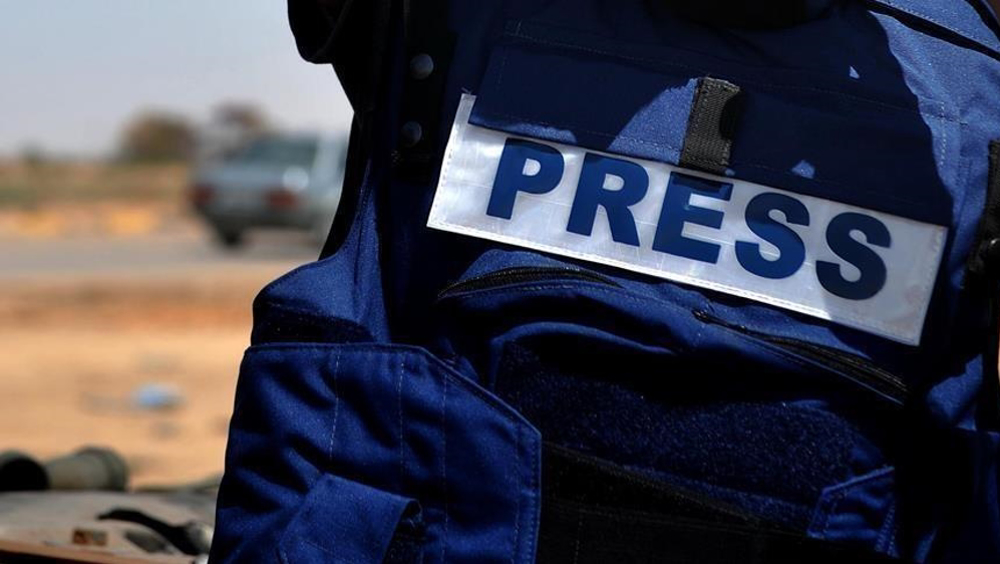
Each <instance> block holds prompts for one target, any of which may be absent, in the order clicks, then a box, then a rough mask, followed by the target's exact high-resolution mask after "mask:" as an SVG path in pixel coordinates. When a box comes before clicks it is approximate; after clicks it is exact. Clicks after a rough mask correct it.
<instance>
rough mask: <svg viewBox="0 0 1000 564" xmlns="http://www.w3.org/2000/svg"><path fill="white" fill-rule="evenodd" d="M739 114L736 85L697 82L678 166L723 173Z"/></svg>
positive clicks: (707, 80) (706, 80)
mask: <svg viewBox="0 0 1000 564" xmlns="http://www.w3.org/2000/svg"><path fill="white" fill-rule="evenodd" d="M742 114H743V97H742V95H741V91H740V87H739V86H736V85H735V84H733V83H731V82H726V81H725V80H720V79H717V78H710V77H704V78H701V79H699V80H698V88H697V91H696V92H695V95H694V101H693V102H692V104H691V115H690V117H688V127H687V133H686V134H685V136H684V149H683V150H682V151H681V159H680V163H679V164H680V166H682V167H685V168H693V169H696V170H703V171H705V172H710V173H712V174H724V173H725V172H726V168H727V167H728V166H729V153H730V150H731V148H732V145H733V137H735V135H736V129H737V126H738V125H739V120H740V117H741V116H742Z"/></svg>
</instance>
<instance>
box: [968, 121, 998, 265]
mask: <svg viewBox="0 0 1000 564" xmlns="http://www.w3.org/2000/svg"><path fill="white" fill-rule="evenodd" d="M989 158H990V164H989V166H990V168H989V179H988V181H987V184H986V208H985V209H984V210H983V217H982V219H981V220H980V222H979V231H978V233H977V236H976V242H977V244H976V245H975V246H974V247H973V250H972V254H971V255H969V262H968V264H967V267H968V271H969V273H970V274H973V275H983V274H987V271H988V270H989V269H990V268H996V267H997V266H1000V265H997V264H990V263H991V262H994V263H995V262H998V259H1000V256H993V255H997V254H998V251H1000V248H998V242H1000V140H997V141H993V142H992V143H990V157H989Z"/></svg>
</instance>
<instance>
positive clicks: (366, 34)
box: [213, 0, 1000, 563]
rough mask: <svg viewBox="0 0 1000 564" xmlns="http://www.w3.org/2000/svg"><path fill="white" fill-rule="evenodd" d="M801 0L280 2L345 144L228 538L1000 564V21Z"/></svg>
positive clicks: (979, 10)
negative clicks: (333, 106)
mask: <svg viewBox="0 0 1000 564" xmlns="http://www.w3.org/2000/svg"><path fill="white" fill-rule="evenodd" d="M813 4H815V6H813ZM324 5H326V6H327V7H326V8H324V7H323V6H324ZM810 7H811V8H810V11H809V12H808V14H806V15H805V17H803V18H802V19H801V21H797V22H795V23H794V24H792V25H788V26H784V27H780V28H772V29H767V28H752V29H746V28H739V27H723V26H712V25H708V24H706V23H703V22H698V21H692V20H690V19H685V18H681V17H677V16H676V15H675V13H674V12H672V11H670V10H669V9H666V8H663V7H661V3H660V2H654V1H642V0H530V1H529V0H477V1H475V2H459V1H448V0H429V1H420V0H400V1H389V0H385V1H379V2H376V1H374V0H371V1H368V2H326V3H324V2H315V1H313V0H293V1H292V2H291V3H290V9H291V15H292V20H293V27H294V30H295V32H296V37H297V40H298V43H299V47H300V50H301V51H302V53H303V55H304V56H305V57H306V58H308V59H310V60H312V61H314V62H321V63H333V65H334V67H335V68H336V70H337V72H338V75H339V76H340V78H341V81H342V82H343V84H344V86H345V91H346V92H347V94H348V97H349V98H350V100H351V103H352V105H353V106H354V108H355V111H356V118H355V123H354V129H353V133H352V140H351V149H350V155H349V169H348V174H347V179H346V181H345V186H344V200H343V202H342V204H341V208H340V210H339V212H338V217H337V219H336V221H335V224H334V228H333V232H332V233H331V236H330V240H329V242H328V244H327V248H326V249H325V251H324V258H322V259H321V260H319V261H318V262H316V263H313V264H308V265H306V266H303V267H301V268H299V269H297V270H294V271H292V272H291V273H289V274H287V275H285V276H283V277H282V278H280V279H278V280H277V281H275V282H273V283H272V284H270V285H269V286H267V287H266V288H265V289H264V290H263V291H262V292H261V294H260V295H259V297H258V298H257V300H256V301H255V303H254V317H255V320H254V328H253V335H252V346H251V348H250V349H249V350H248V351H247V353H246V356H245V358H244V361H243V364H242V368H241V374H240V379H239V385H238V390H237V397H236V404H235V412H234V417H233V421H232V425H231V430H230V439H229V448H228V452H227V459H226V474H225V478H224V480H223V484H222V488H221V492H220V497H219V509H218V524H217V533H216V538H215V544H214V547H213V552H214V554H213V556H214V558H215V559H216V560H217V561H219V562H224V561H229V560H233V561H258V560H270V559H278V558H280V559H281V560H282V561H284V562H350V563H362V562H428V563H429V562H476V563H479V562H516V563H527V562H534V561H536V559H537V561H539V562H542V561H550V562H562V561H567V562H568V561H573V562H615V561H649V562H659V561H670V562H727V561H729V562H738V561H746V562H772V561H774V562H807V561H808V562H827V561H829V562H843V561H846V560H848V559H855V560H858V561H869V560H871V561H878V559H879V558H882V557H885V558H888V559H891V558H899V559H903V560H906V561H918V562H962V563H967V562H1000V506H998V481H1000V469H998V454H1000V434H998V427H1000V426H998V415H997V405H998V397H1000V396H998V392H997V387H998V386H997V371H996V369H995V365H996V360H997V359H996V350H995V345H994V344H993V343H995V342H996V341H997V333H996V324H995V319H996V312H995V311H993V310H992V309H991V308H992V307H993V303H994V300H995V299H996V297H997V296H998V295H1000V286H998V285H997V284H996V280H997V277H996V276H995V272H994V270H995V266H997V265H996V264H995V263H996V262H997V259H998V258H1000V239H998V238H1000V204H998V198H1000V194H998V192H1000V162H998V161H1000V144H996V141H995V140H998V139H1000V39H998V31H997V29H998V28H997V25H996V22H995V20H993V19H992V18H991V17H990V15H989V13H988V12H987V11H986V9H985V5H981V4H979V3H978V2H973V1H971V0H970V1H968V2H967V1H964V0H948V1H945V0H857V1H853V0H844V1H827V2H814V3H811V4H810ZM991 143H994V144H992V145H991ZM991 151H992V153H991ZM991 155H992V157H991ZM991 186H992V191H991ZM994 240H996V241H997V242H994ZM991 242H993V243H992V244H991ZM741 555H745V558H744V557H743V556H741Z"/></svg>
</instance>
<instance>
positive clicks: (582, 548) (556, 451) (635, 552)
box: [537, 444, 892, 564]
mask: <svg viewBox="0 0 1000 564" xmlns="http://www.w3.org/2000/svg"><path fill="white" fill-rule="evenodd" d="M542 495H543V500H542V522H541V529H540V531H539V541H538V558H537V561H538V562H539V563H543V564H553V563H554V564H561V563H563V562H567V563H569V562H572V563H574V564H588V563H594V564H597V563H601V564H603V563H605V562H671V563H679V564H685V563H692V564H694V563H698V564H730V563H733V562H740V563H744V562H746V563H751V564H770V563H789V564H791V563H795V564H801V563H804V562H808V563H810V564H812V563H816V564H825V563H831V564H833V563H837V564H840V563H843V562H850V563H851V564H866V563H869V562H873V563H874V562H891V561H892V560H890V559H888V558H886V557H883V556H880V555H877V554H873V553H870V552H861V551H858V550H856V549H854V548H852V547H844V546H841V545H837V544H832V543H829V542H826V541H820V540H815V539H810V538H807V537H805V536H804V535H802V534H800V533H793V532H790V531H787V530H785V529H782V528H780V527H778V526H776V525H773V524H770V523H767V522H765V521H763V520H761V519H759V518H758V517H756V516H753V515H749V514H747V513H746V512H744V511H743V510H741V509H739V508H735V507H733V506H730V505H728V504H726V503H723V502H720V501H718V500H715V499H709V498H707V497H705V496H703V495H701V494H697V493H694V492H691V491H688V490H685V489H682V488H678V487H676V486H672V485H669V484H665V483H662V482H659V481H656V480H652V479H650V478H649V477H647V476H645V475H643V474H639V473H636V472H634V471H631V470H628V469H625V468H623V467H621V466H618V465H615V464H612V463H610V462H607V461H603V460H598V459H595V458H592V457H589V456H586V455H584V454H582V453H579V452H575V451H571V450H568V449H565V448H562V447H559V446H555V445H552V444H546V445H545V448H544V451H543V461H542Z"/></svg>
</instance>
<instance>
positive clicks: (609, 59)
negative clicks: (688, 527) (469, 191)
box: [469, 22, 961, 226]
mask: <svg viewBox="0 0 1000 564" xmlns="http://www.w3.org/2000/svg"><path fill="white" fill-rule="evenodd" d="M849 63H850V61H848V60H845V61H844V62H843V66H844V68H843V71H844V75H843V76H840V75H836V76H834V75H833V74H830V73H824V72H814V71H808V70H803V69H791V68H777V67H761V66H754V65H751V64H748V63H746V62H743V61H733V60H724V59H719V58H716V57H712V56H709V55H706V54H703V53H697V52H692V51H688V50H684V49H680V48H677V47H673V46H669V45H650V44H629V43H624V42H622V41H620V40H614V39H611V38H606V37H603V36H598V35H590V34H587V33H584V32H580V31H569V30H565V29H560V28H554V27H551V26H547V25H539V24H534V23H524V22H516V23H513V24H511V25H510V26H508V30H507V35H506V37H505V40H504V41H503V42H502V44H501V45H500V46H498V47H496V48H495V50H494V52H493V55H492V58H491V61H490V64H489V67H488V69H487V71H486V75H485V79H484V80H483V82H482V84H481V85H480V89H479V92H477V95H476V104H475V107H474V108H473V110H472V114H471V115H470V117H469V123H471V124H472V125H477V126H481V127H486V128H489V129H494V130H498V131H503V132H506V133H511V134H515V135H520V136H524V137H529V138H533V139H539V140H543V141H553V142H557V143H563V144H566V145H572V146H576V147H582V148H586V149H591V150H596V151H605V152H608V153H612V154H616V155H622V156H626V157H632V158H638V159H647V160H653V161H659V162H665V163H668V164H672V165H676V164H678V162H679V161H680V156H681V152H682V149H683V147H684V143H685V137H686V135H687V133H688V131H689V120H690V119H691V110H692V105H693V100H694V97H695V93H696V89H697V85H698V82H699V80H701V79H704V78H706V77H711V78H717V79H723V80H725V81H728V82H731V83H733V84H735V85H736V86H738V87H739V88H740V89H741V95H742V96H743V101H742V103H741V105H742V108H743V109H742V111H741V115H740V117H739V119H738V123H739V125H738V127H737V130H736V132H735V138H734V140H733V145H732V151H731V158H730V162H729V171H728V172H727V176H733V177H736V178H740V179H743V180H748V181H751V182H755V183H759V184H763V185H766V186H774V187H778V188H783V189H786V190H790V191H793V192H795V193H799V194H804V195H809V196H814V197H818V198H823V199H827V200H833V201H838V202H842V203H845V204H850V205H855V206H858V207H862V208H865V209H870V210H875V211H880V212H884V213H889V214H893V215H898V216H901V217H906V218H909V219H912V220H915V221H920V222H925V223H931V224H934V225H941V226H946V225H949V224H951V222H952V211H953V208H954V205H955V201H958V200H961V195H960V194H956V192H958V191H959V190H960V184H961V183H960V169H959V167H956V166H946V163H950V162H959V161H960V159H961V155H960V144H959V143H956V142H955V139H957V138H958V137H959V134H958V133H959V131H958V119H957V117H956V111H955V110H954V108H952V107H950V106H949V105H947V104H944V103H940V102H937V101H933V100H927V99H924V98H919V97H917V96H915V95H914V94H913V93H912V92H911V91H910V89H909V88H908V87H907V85H906V81H905V79H904V76H903V71H902V69H900V68H898V66H897V67H896V68H888V67H885V68H882V67H880V68H878V69H877V70H875V71H871V72H872V73H873V74H870V75H868V76H866V77H865V80H863V81H859V80H852V79H850V78H849V77H847V72H848V69H849V68H850V64H849Z"/></svg>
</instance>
